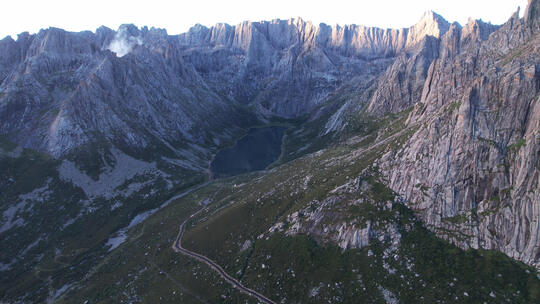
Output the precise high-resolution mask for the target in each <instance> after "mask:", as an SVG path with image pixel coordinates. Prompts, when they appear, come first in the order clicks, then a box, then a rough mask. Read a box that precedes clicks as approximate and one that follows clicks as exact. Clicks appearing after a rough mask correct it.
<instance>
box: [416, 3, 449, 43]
mask: <svg viewBox="0 0 540 304" xmlns="http://www.w3.org/2000/svg"><path fill="white" fill-rule="evenodd" d="M449 28H450V23H449V22H448V21H446V20H445V19H444V18H443V17H441V16H440V15H439V14H437V13H435V12H433V11H427V12H425V13H424V15H423V16H422V18H421V19H420V21H419V22H418V23H416V24H415V25H414V26H412V27H411V28H410V34H409V37H408V41H407V44H408V45H411V44H414V43H417V42H418V41H419V40H421V39H422V38H423V37H425V36H433V37H435V38H441V37H442V36H443V35H444V34H445V33H446V32H447V31H448V29H449Z"/></svg>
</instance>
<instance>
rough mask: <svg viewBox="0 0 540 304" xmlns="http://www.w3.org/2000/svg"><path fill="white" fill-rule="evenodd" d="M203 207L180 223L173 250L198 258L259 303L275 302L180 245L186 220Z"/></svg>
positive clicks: (208, 260) (194, 214)
mask: <svg viewBox="0 0 540 304" xmlns="http://www.w3.org/2000/svg"><path fill="white" fill-rule="evenodd" d="M204 209H205V208H202V209H200V210H199V211H197V212H195V213H193V214H192V215H191V216H190V217H188V218H187V219H186V220H185V221H184V222H183V223H182V225H180V231H179V232H178V236H176V240H175V241H174V244H173V246H172V248H173V250H174V251H175V252H177V253H181V254H183V255H187V256H189V257H191V258H194V259H196V260H198V261H199V262H202V263H204V264H206V265H208V266H209V267H210V268H212V269H213V270H214V271H216V272H217V273H218V274H219V275H220V276H221V277H222V278H223V279H225V281H227V282H228V283H229V284H231V285H232V286H233V287H234V288H236V289H238V290H239V291H240V292H242V293H245V294H247V295H249V296H252V297H254V298H256V299H257V300H259V302H261V303H266V304H275V302H274V301H272V300H270V299H269V298H267V297H265V296H264V295H262V294H260V293H258V292H257V291H255V290H253V289H250V288H247V287H245V286H244V285H242V283H240V282H239V281H238V280H236V279H235V278H233V277H232V276H230V275H229V274H228V273H227V272H225V270H223V268H222V267H221V266H219V265H218V264H217V263H216V262H214V261H212V260H211V259H209V258H207V257H205V256H204V255H201V254H198V253H196V252H193V251H190V250H188V249H186V248H184V247H182V237H183V236H184V232H185V230H186V224H187V222H188V221H189V220H190V219H192V218H194V217H195V216H196V215H197V214H199V213H201V212H202V211H203V210H204Z"/></svg>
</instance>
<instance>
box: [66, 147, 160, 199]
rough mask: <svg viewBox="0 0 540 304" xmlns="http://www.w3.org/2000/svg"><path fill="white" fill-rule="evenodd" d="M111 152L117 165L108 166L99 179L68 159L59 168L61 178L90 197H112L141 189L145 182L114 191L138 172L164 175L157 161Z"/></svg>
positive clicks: (114, 150) (116, 151) (117, 151)
mask: <svg viewBox="0 0 540 304" xmlns="http://www.w3.org/2000/svg"><path fill="white" fill-rule="evenodd" d="M111 153H112V154H113V155H114V157H115V158H116V166H115V167H114V168H112V167H108V168H106V170H105V172H103V173H101V174H100V176H99V179H98V180H97V181H95V180H93V179H92V178H90V177H89V176H88V175H86V174H85V173H84V172H81V171H80V170H79V169H78V168H77V166H76V165H75V163H73V162H71V161H68V160H64V161H63V162H62V164H61V165H60V167H59V169H58V171H59V173H60V178H61V179H63V180H65V181H69V182H71V183H73V184H74V185H75V186H77V187H79V188H81V189H82V190H83V191H84V193H85V194H86V196H87V197H89V198H91V197H97V196H104V197H105V198H106V199H110V198H111V197H113V196H114V195H116V194H119V193H120V194H123V195H125V194H127V195H129V194H131V193H132V192H133V191H136V190H137V189H139V188H138V187H142V186H143V185H144V183H143V184H141V185H138V186H137V185H135V186H133V187H131V188H129V189H128V190H127V191H126V193H122V192H115V191H114V190H115V189H116V188H117V187H119V186H120V185H122V184H123V183H124V182H125V181H126V180H129V179H131V178H133V177H135V175H137V174H144V173H155V174H160V175H163V173H162V172H161V171H159V170H158V169H157V168H156V163H155V162H152V163H148V162H144V161H141V160H138V159H135V158H133V157H131V156H129V155H126V154H124V153H122V152H121V151H119V150H116V149H113V150H112V151H111Z"/></svg>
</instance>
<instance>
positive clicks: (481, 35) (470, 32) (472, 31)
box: [463, 18, 499, 41]
mask: <svg viewBox="0 0 540 304" xmlns="http://www.w3.org/2000/svg"><path fill="white" fill-rule="evenodd" d="M498 28H499V26H497V25H493V24H491V23H486V22H484V21H482V19H480V20H476V19H472V18H469V21H468V22H467V24H466V25H465V26H464V27H463V39H465V38H466V37H469V36H470V37H472V38H473V39H479V40H482V41H485V40H487V39H488V38H489V35H491V33H493V32H494V31H496V30H497V29H498Z"/></svg>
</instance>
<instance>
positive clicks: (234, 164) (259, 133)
mask: <svg viewBox="0 0 540 304" xmlns="http://www.w3.org/2000/svg"><path fill="white" fill-rule="evenodd" d="M285 130H286V128H285V127H267V128H253V129H250V130H249V132H248V134H247V135H246V136H244V137H243V138H241V139H240V140H239V141H238V142H237V143H236V145H235V146H234V147H230V148H226V149H223V150H221V151H219V152H218V154H217V155H216V157H215V158H214V161H213V162H212V164H211V165H210V169H211V170H212V173H213V174H214V176H215V177H224V176H232V175H238V174H242V173H246V172H250V171H258V170H263V169H265V168H266V167H268V166H269V165H270V164H272V163H273V162H275V161H276V160H278V158H279V156H280V155H281V141H282V139H283V135H285Z"/></svg>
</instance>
